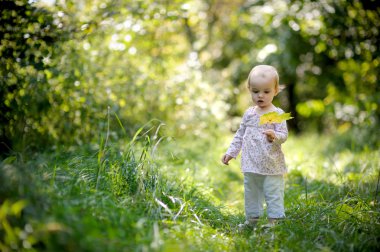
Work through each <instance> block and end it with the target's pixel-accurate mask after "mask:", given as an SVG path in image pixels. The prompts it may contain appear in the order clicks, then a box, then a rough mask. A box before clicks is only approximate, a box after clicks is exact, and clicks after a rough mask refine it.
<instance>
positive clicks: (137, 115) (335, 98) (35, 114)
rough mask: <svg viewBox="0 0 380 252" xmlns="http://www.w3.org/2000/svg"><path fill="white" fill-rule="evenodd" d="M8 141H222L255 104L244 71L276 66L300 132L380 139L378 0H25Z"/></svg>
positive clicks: (12, 12) (13, 16)
mask: <svg viewBox="0 0 380 252" xmlns="http://www.w3.org/2000/svg"><path fill="white" fill-rule="evenodd" d="M0 18H1V20H0V23H1V26H0V27H1V28H0V29H1V30H0V39H1V47H0V62H1V68H0V71H1V79H0V82H1V84H0V100H1V102H0V109H1V113H0V121H1V125H0V138H1V139H0V141H1V145H0V149H1V153H3V154H4V153H7V152H9V151H10V150H15V151H22V150H25V149H29V150H35V149H45V148H50V147H54V146H58V145H65V146H66V145H67V146H72V145H82V144H84V143H88V142H92V141H98V138H99V134H100V133H102V132H105V131H106V130H107V117H109V118H110V124H109V125H110V137H112V138H115V139H118V138H120V137H122V136H123V135H122V128H121V127H120V126H119V122H118V119H117V118H119V119H120V122H121V123H122V124H123V126H124V128H125V129H126V131H127V134H130V135H132V134H133V132H135V130H136V129H138V128H139V127H141V125H143V124H144V123H146V122H147V121H149V120H151V119H158V120H159V121H161V122H163V123H165V125H166V127H165V134H166V135H170V136H174V137H182V136H194V137H199V138H202V137H207V136H210V135H211V136H213V137H218V135H219V134H222V133H226V132H230V131H233V130H236V127H237V125H238V123H239V121H240V117H241V115H242V113H243V112H244V111H245V109H246V108H247V107H248V106H250V105H251V100H250V97H249V94H248V92H247V90H246V78H247V76H248V73H249V71H250V69H251V68H252V67H253V66H255V65H257V64H271V65H273V66H275V67H276V68H277V69H278V71H279V74H280V82H281V83H282V84H284V85H285V86H286V88H285V89H284V90H283V91H282V92H281V93H280V94H279V96H278V97H277V98H276V99H275V104H276V105H277V106H280V107H282V108H283V109H284V110H285V111H286V112H291V113H292V115H293V116H294V117H295V118H294V119H293V120H290V121H289V123H288V126H289V128H290V130H291V131H292V132H294V133H295V134H300V133H304V132H318V133H320V134H334V135H339V136H341V141H342V143H343V144H342V146H351V147H352V148H377V147H379V130H378V129H379V122H380V108H379V106H380V105H379V104H380V86H379V70H380V67H379V65H380V53H379V48H378V47H379V44H380V43H379V27H380V22H379V20H380V19H379V7H378V3H377V2H376V1H370V0H365V1H358V0H352V1H344V0H334V1H330V0H324V1H306V0H305V1H290V0H272V1H255V0H229V1H225V0H219V1H217V0H204V1H201V0H188V1H185V0H173V1H169V0H160V1H153V0H145V1H132V0H93V1H84V0H77V1H65V0H56V1H54V0H41V1H33V0H29V1H26V0H17V1H2V2H1V15H0Z"/></svg>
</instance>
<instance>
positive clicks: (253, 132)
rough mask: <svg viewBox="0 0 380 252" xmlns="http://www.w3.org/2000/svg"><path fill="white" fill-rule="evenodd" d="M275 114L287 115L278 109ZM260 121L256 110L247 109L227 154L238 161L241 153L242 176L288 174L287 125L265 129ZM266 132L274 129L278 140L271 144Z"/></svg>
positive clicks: (281, 124)
mask: <svg viewBox="0 0 380 252" xmlns="http://www.w3.org/2000/svg"><path fill="white" fill-rule="evenodd" d="M274 111H276V112H278V113H280V114H281V113H284V111H283V110H282V109H280V108H277V107H276V108H275V110H274ZM259 121H260V114H258V113H257V112H256V107H250V108H248V109H247V110H246V111H245V113H244V116H243V120H242V122H241V124H240V127H239V129H238V131H237V132H236V134H235V136H234V138H233V140H232V142H231V145H230V147H229V148H228V150H227V152H226V154H227V155H230V156H231V157H234V158H236V157H237V156H238V154H239V152H240V150H242V154H241V170H242V172H252V173H257V174H262V175H281V174H285V173H286V172H287V168H286V165H285V158H284V154H283V152H282V150H281V144H282V143H284V142H285V141H286V139H287V138H288V129H287V126H286V121H284V122H282V123H276V124H264V125H259ZM267 129H273V130H274V132H275V135H276V138H275V140H274V141H273V142H269V141H268V140H267V137H266V135H265V134H264V133H263V132H264V131H265V130H267Z"/></svg>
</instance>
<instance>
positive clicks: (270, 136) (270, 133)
mask: <svg viewBox="0 0 380 252" xmlns="http://www.w3.org/2000/svg"><path fill="white" fill-rule="evenodd" d="M263 134H265V135H266V136H267V139H268V141H269V142H273V141H274V140H275V139H276V134H275V133H274V130H272V129H269V130H266V131H264V132H263Z"/></svg>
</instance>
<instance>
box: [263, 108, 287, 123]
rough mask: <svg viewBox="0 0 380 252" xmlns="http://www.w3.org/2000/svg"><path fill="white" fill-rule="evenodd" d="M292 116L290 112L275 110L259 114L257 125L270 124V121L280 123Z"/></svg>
mask: <svg viewBox="0 0 380 252" xmlns="http://www.w3.org/2000/svg"><path fill="white" fill-rule="evenodd" d="M292 118H293V117H291V115H290V113H283V114H280V113H278V112H276V111H273V112H269V113H266V114H264V115H262V116H260V123H259V125H263V124H267V123H269V124H272V123H282V122H283V121H286V120H290V119H292Z"/></svg>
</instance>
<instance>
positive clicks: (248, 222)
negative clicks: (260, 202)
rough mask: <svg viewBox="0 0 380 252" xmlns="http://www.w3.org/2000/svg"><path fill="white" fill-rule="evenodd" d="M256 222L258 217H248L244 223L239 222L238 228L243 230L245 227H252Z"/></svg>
mask: <svg viewBox="0 0 380 252" xmlns="http://www.w3.org/2000/svg"><path fill="white" fill-rule="evenodd" d="M258 222H259V218H250V219H249V220H246V221H245V222H244V223H241V224H239V225H238V230H239V231H243V230H245V229H252V228H254V227H255V226H256V225H257V223H258Z"/></svg>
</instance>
